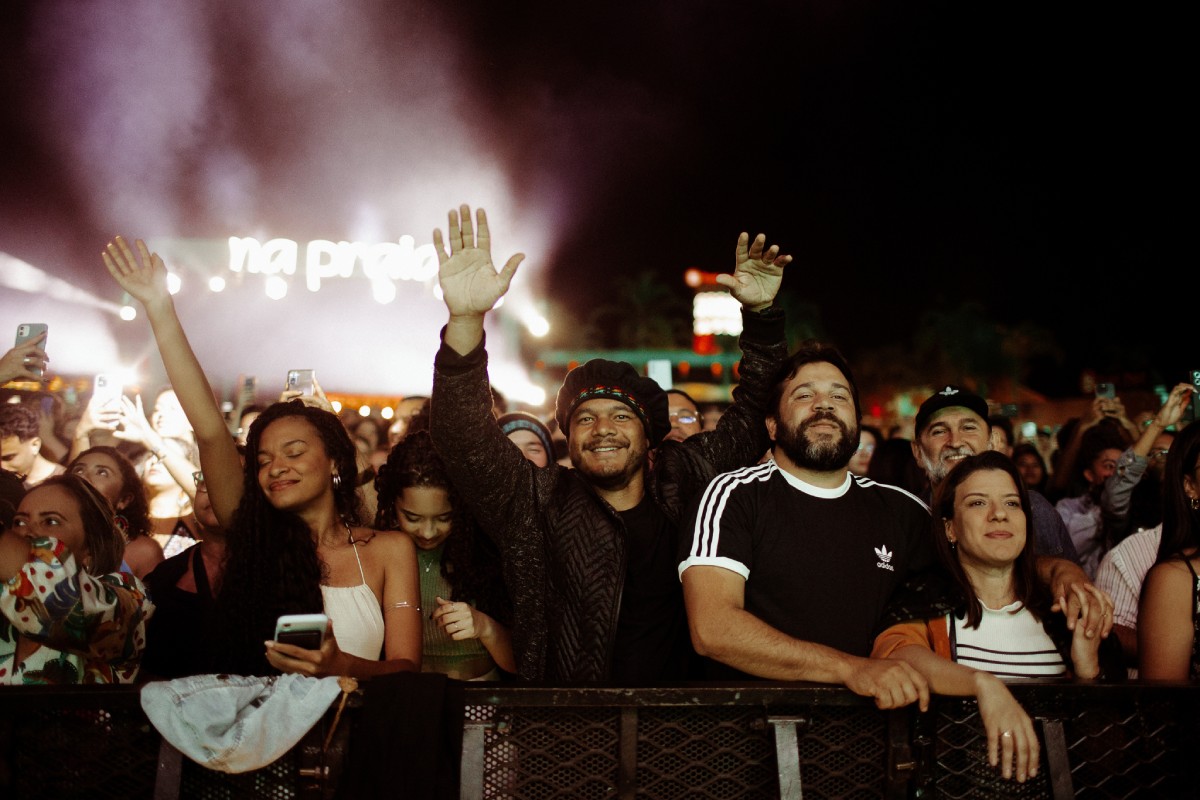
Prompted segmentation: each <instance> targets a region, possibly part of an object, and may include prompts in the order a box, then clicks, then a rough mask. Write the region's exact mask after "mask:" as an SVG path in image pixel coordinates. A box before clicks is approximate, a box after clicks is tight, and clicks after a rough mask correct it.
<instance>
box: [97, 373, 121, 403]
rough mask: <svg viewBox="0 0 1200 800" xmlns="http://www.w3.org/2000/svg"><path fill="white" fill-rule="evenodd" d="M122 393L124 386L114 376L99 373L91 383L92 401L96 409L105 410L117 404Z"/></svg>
mask: <svg viewBox="0 0 1200 800" xmlns="http://www.w3.org/2000/svg"><path fill="white" fill-rule="evenodd" d="M124 391H125V386H124V384H122V383H121V380H120V379H119V378H118V377H117V376H115V375H109V374H106V373H103V372H101V373H100V374H99V375H97V376H96V378H95V380H94V381H93V382H92V400H93V401H95V403H96V407H97V408H105V407H107V406H110V405H115V404H117V403H119V402H120V397H121V394H122V393H123V392H124Z"/></svg>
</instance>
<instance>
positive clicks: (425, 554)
mask: <svg viewBox="0 0 1200 800" xmlns="http://www.w3.org/2000/svg"><path fill="white" fill-rule="evenodd" d="M417 563H418V564H420V565H421V569H423V570H424V571H425V572H429V571H430V570H431V569H433V565H434V564H436V563H438V553H437V551H436V550H430V551H426V550H418V551H417Z"/></svg>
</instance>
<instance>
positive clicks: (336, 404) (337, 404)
mask: <svg viewBox="0 0 1200 800" xmlns="http://www.w3.org/2000/svg"><path fill="white" fill-rule="evenodd" d="M329 405H330V406H332V407H333V413H335V414H340V413H341V411H342V401H341V400H330V401H329Z"/></svg>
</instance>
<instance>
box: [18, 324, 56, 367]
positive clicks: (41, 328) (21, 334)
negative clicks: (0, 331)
mask: <svg viewBox="0 0 1200 800" xmlns="http://www.w3.org/2000/svg"><path fill="white" fill-rule="evenodd" d="M48 329H49V326H47V325H46V323H44V322H22V323H21V324H20V325H18V326H17V341H16V347H20V346H21V345H23V344H25V343H26V342H28V341H29V340H31V339H36V338H37V337H39V336H41V335H42V334H43V333H45V332H46V331H47V330H48ZM38 349H39V350H41V351H42V352H43V353H44V352H46V340H45V339H43V340H42V341H41V344H39V345H38ZM29 371H30V372H32V373H33V374H35V375H37V376H38V377H39V378H41V377H42V368H41V367H30V368H29Z"/></svg>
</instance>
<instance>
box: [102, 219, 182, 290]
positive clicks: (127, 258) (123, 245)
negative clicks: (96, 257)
mask: <svg viewBox="0 0 1200 800" xmlns="http://www.w3.org/2000/svg"><path fill="white" fill-rule="evenodd" d="M136 246H137V251H138V252H137V255H136V256H135V255H134V252H133V250H131V249H130V248H129V244H128V243H127V242H126V241H125V240H124V239H123V238H122V237H120V236H117V237H115V238H114V239H113V240H112V241H111V242H109V243H108V247H106V248H105V250H104V252H103V253H101V254H100V257H101V258H103V259H104V266H106V267H107V268H108V272H109V274H110V275H112V276H113V279H114V280H116V282H117V283H118V284H120V286H121V288H122V289H124V290H125V291H127V292H129V294H130V296H131V297H133V298H134V299H135V300H137V301H138V302H139V303H141V304H142V305H143V306H147V307H148V306H150V305H151V304H152V303H154V302H156V301H157V302H163V301H168V302H169V301H170V299H171V293H170V292H169V291H168V290H167V267H166V265H165V264H163V260H162V259H161V258H159V256H158V253H151V252H150V250H149V249H148V248H147V247H146V243H145V242H144V241H142V240H141V239H138V240H137V243H136Z"/></svg>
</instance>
